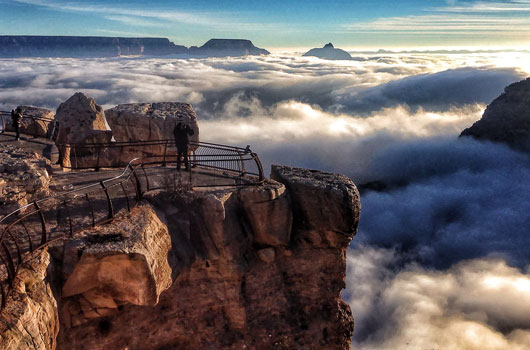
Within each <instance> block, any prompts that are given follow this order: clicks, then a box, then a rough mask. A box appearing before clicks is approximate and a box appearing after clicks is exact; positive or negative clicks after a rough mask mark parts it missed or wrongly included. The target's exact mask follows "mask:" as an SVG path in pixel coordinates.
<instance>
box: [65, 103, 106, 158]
mask: <svg viewBox="0 0 530 350" xmlns="http://www.w3.org/2000/svg"><path fill="white" fill-rule="evenodd" d="M55 120H56V121H57V122H58V123H59V133H58V135H57V139H56V140H55V143H56V144H57V147H58V148H59V163H60V164H61V166H63V167H65V168H69V167H71V166H72V164H77V165H79V164H78V163H79V162H81V163H83V159H82V158H80V159H71V157H72V156H74V157H97V155H95V154H92V152H94V151H93V150H91V149H76V151H75V153H74V154H72V153H71V148H70V147H69V146H65V145H66V144H69V145H71V144H80V143H84V144H87V143H107V142H110V141H111V140H112V131H111V130H110V127H109V125H108V124H107V121H106V119H105V113H104V112H103V108H102V107H101V106H99V105H97V104H96V101H95V100H94V99H93V98H88V97H87V96H85V94H83V93H82V92H77V93H75V94H74V95H73V96H72V97H70V98H69V99H68V100H66V102H63V103H61V104H60V105H59V108H57V112H56V113H55Z"/></svg>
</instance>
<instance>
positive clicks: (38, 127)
mask: <svg viewBox="0 0 530 350" xmlns="http://www.w3.org/2000/svg"><path fill="white" fill-rule="evenodd" d="M18 107H20V108H21V109H22V115H23V118H22V121H21V122H20V132H21V133H23V134H28V135H33V136H38V137H45V138H46V137H50V136H51V134H52V133H53V128H54V124H53V123H50V122H46V121H44V120H39V118H41V119H49V120H53V111H51V110H49V109H45V108H38V107H31V106H18ZM30 116H31V117H35V118H30ZM6 130H7V131H15V128H13V123H12V121H11V118H10V117H9V118H7V120H6Z"/></svg>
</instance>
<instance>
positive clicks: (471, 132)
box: [461, 78, 530, 151]
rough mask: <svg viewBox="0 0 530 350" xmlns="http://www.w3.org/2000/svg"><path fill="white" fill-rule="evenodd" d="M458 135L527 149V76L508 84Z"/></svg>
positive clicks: (529, 108)
mask: <svg viewBox="0 0 530 350" xmlns="http://www.w3.org/2000/svg"><path fill="white" fill-rule="evenodd" d="M461 136H473V137H475V138H477V139H481V140H488V141H493V142H503V143H506V144H508V145H510V146H512V147H514V148H516V149H520V150H524V151H530V78H528V79H526V80H523V81H520V82H518V83H514V84H511V85H510V86H508V87H506V88H505V89H504V93H503V94H502V95H501V96H499V97H497V98H496V99H495V100H494V101H493V102H492V103H490V104H489V105H488V107H487V108H486V111H485V112H484V115H483V116H482V119H480V120H479V121H477V122H476V123H475V124H473V125H472V126H471V127H470V128H468V129H465V130H464V131H462V134H461Z"/></svg>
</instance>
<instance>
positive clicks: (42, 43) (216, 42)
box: [0, 35, 269, 57]
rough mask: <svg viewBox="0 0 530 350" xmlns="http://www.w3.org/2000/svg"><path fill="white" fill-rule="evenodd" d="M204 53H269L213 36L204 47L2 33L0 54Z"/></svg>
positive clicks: (152, 40) (161, 40) (245, 42)
mask: <svg viewBox="0 0 530 350" xmlns="http://www.w3.org/2000/svg"><path fill="white" fill-rule="evenodd" d="M187 54H189V55H195V56H204V57H210V56H212V57H222V56H247V55H268V54H269V52H268V51H267V50H264V49H260V48H257V47H255V46H254V45H253V44H252V42H251V41H250V40H240V39H211V40H209V41H208V42H207V43H206V44H204V45H203V46H201V47H196V46H192V47H191V48H189V49H188V48H187V47H185V46H182V45H175V44H174V43H172V42H171V41H169V39H167V38H121V37H91V36H20V35H3V36H0V57H117V56H128V55H144V56H167V55H187Z"/></svg>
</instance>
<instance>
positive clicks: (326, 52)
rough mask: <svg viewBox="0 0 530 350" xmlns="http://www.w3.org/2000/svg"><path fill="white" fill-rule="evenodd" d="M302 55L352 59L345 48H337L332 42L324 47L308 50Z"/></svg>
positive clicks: (327, 58) (331, 58)
mask: <svg viewBox="0 0 530 350" xmlns="http://www.w3.org/2000/svg"><path fill="white" fill-rule="evenodd" d="M302 56H314V57H318V58H322V59H325V60H351V59H352V57H351V56H350V54H349V53H347V52H346V51H344V50H341V49H336V48H335V47H334V46H333V44H332V43H328V44H326V45H324V47H322V48H315V49H311V50H309V51H307V52H306V53H304V54H303V55H302Z"/></svg>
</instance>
